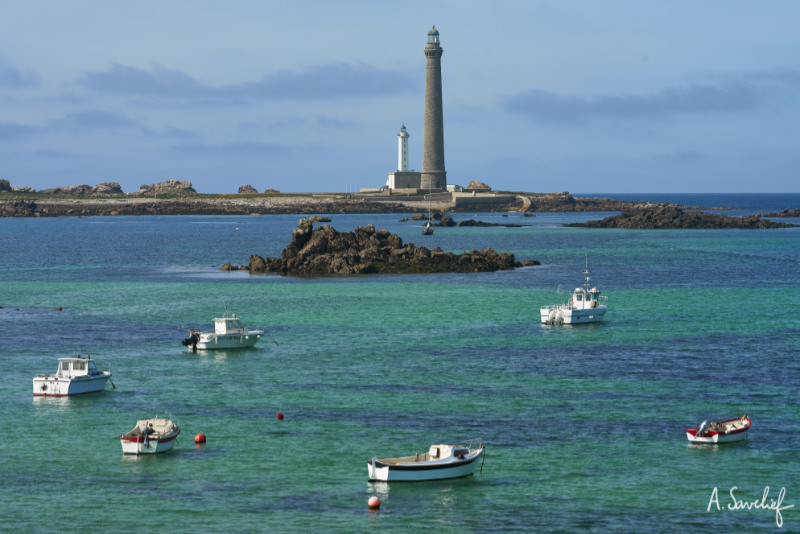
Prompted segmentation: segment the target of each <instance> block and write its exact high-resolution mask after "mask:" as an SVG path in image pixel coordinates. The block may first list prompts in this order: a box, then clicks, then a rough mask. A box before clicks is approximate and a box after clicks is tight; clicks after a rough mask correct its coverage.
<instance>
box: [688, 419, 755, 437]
mask: <svg viewBox="0 0 800 534" xmlns="http://www.w3.org/2000/svg"><path fill="white" fill-rule="evenodd" d="M751 426H753V422H752V421H751V420H750V418H749V417H747V414H744V415H743V416H741V417H737V418H735V419H728V420H726V421H712V422H710V423H709V422H708V421H703V422H702V423H700V426H698V427H697V428H687V429H686V439H688V440H689V441H691V442H692V443H710V444H714V443H731V442H733V441H741V440H743V439H745V438H746V437H747V431H748V430H750V427H751Z"/></svg>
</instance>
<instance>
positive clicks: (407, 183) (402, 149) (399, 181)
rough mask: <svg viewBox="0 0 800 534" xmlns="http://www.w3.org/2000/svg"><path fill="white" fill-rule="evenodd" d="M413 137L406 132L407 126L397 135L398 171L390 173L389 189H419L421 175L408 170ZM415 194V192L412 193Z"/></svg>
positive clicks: (387, 181)
mask: <svg viewBox="0 0 800 534" xmlns="http://www.w3.org/2000/svg"><path fill="white" fill-rule="evenodd" d="M409 137H411V136H410V135H409V134H408V130H406V125H405V124H403V126H401V127H400V133H399V134H397V170H396V171H392V172H390V173H389V179H388V180H386V188H387V189H408V190H412V189H418V188H419V183H420V179H421V178H420V177H421V175H420V173H419V172H418V171H412V170H410V169H409V168H408V138H409ZM411 194H413V191H412V192H411Z"/></svg>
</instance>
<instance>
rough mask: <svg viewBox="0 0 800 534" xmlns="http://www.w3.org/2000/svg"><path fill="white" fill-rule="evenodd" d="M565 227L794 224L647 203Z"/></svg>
mask: <svg viewBox="0 0 800 534" xmlns="http://www.w3.org/2000/svg"><path fill="white" fill-rule="evenodd" d="M565 226H573V227H585V228H628V229H632V230H661V229H722V228H738V229H764V228H792V227H797V225H795V224H788V223H779V222H774V221H770V220H769V219H763V218H761V217H759V216H758V215H750V216H746V217H728V216H726V215H719V214H716V213H704V212H699V211H691V212H685V211H683V210H682V209H680V208H677V207H674V206H651V207H634V208H627V209H625V210H623V211H622V213H621V214H619V215H615V216H613V217H606V218H605V219H602V220H600V221H587V222H585V223H573V224H567V225H565Z"/></svg>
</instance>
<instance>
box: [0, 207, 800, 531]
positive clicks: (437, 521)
mask: <svg viewBox="0 0 800 534" xmlns="http://www.w3.org/2000/svg"><path fill="white" fill-rule="evenodd" d="M577 196H612V197H615V198H621V199H623V200H642V201H657V202H665V201H668V202H676V203H680V204H683V205H694V206H708V207H715V206H724V207H726V208H730V209H731V213H734V214H743V213H760V212H761V213H765V212H771V211H780V210H782V209H784V208H788V209H791V208H797V207H800V195H799V194H785V195H666V194H664V195H645V194H642V195H614V194H613V193H612V194H608V193H603V194H597V195H577ZM407 215H408V214H399V213H398V214H369V215H330V218H331V222H330V223H329V224H331V225H332V226H333V227H334V228H336V229H337V230H339V231H351V230H353V229H354V228H356V227H358V226H364V225H369V224H372V225H374V226H375V227H376V228H385V229H387V230H389V231H391V232H393V233H396V234H398V235H400V236H401V237H402V239H403V241H404V242H406V243H415V244H417V245H420V246H422V245H424V246H426V247H429V248H434V247H441V248H442V249H444V250H447V251H452V252H462V251H467V250H470V249H484V248H487V247H492V248H494V249H495V250H498V251H503V252H512V253H514V254H515V255H516V257H517V258H518V259H520V260H539V261H540V262H541V265H539V266H531V267H523V268H519V269H516V270H512V271H502V272H494V273H472V274H430V275H423V274H419V275H364V276H343V277H322V278H298V277H285V276H279V275H274V274H273V275H250V274H249V273H248V272H246V271H233V272H223V271H220V270H219V267H220V266H221V265H222V264H224V263H227V262H230V263H233V264H239V265H243V264H247V263H248V260H249V257H250V255H251V254H259V255H261V256H279V255H280V252H281V250H282V249H283V247H285V246H286V245H287V244H288V243H289V241H290V239H291V234H292V230H293V229H294V228H295V227H296V226H297V223H298V221H299V219H300V217H301V216H300V215H254V216H139V217H136V216H120V217H83V218H77V217H72V218H70V217H66V218H7V219H2V220H0V258H2V263H3V268H2V270H0V306H2V308H0V321H2V325H3V329H2V333H3V335H2V337H3V343H2V350H0V369H2V373H3V377H2V380H0V405H2V407H3V408H2V411H0V531H3V532H25V533H30V532H110V531H116V532H120V531H135V532H226V533H227V532H232V533H239V532H242V533H249V532H287V533H288V532H343V533H348V532H425V531H435V532H441V533H450V532H452V533H464V532H480V533H484V532H698V531H705V530H709V529H713V530H715V531H719V532H733V531H736V532H774V531H786V532H798V531H800V398H799V397H798V391H800V359H799V358H798V356H799V355H800V305H798V303H800V228H791V229H775V230H654V231H649V230H623V229H587V228H565V227H564V226H563V224H564V223H570V222H583V221H586V220H589V219H601V218H603V217H606V216H608V215H610V214H609V213H600V212H597V213H595V212H591V213H537V214H536V216H535V217H528V218H522V217H520V216H519V215H518V214H507V216H503V215H502V214H499V213H466V214H464V213H459V214H455V218H456V219H460V218H477V219H479V220H483V221H486V222H495V223H501V224H502V223H507V224H515V225H520V226H517V227H462V228H437V229H436V231H435V233H434V235H432V236H422V235H421V224H420V222H418V221H412V222H400V219H401V218H402V217H404V216H407ZM782 220H783V221H784V222H793V223H796V224H800V219H797V218H795V219H782ZM587 262H588V266H589V269H590V270H591V275H590V276H591V284H592V285H593V286H596V287H597V288H598V289H599V290H601V291H602V294H603V295H605V296H607V297H608V313H607V314H606V320H605V321H604V322H603V323H599V324H591V325H581V326H561V327H555V326H545V325H541V324H540V319H539V317H540V316H539V310H540V307H542V306H545V305H549V304H558V303H564V302H566V301H567V299H568V298H569V292H570V291H571V290H572V289H574V288H575V287H578V286H580V285H581V284H582V283H583V276H584V275H583V270H584V268H585V265H586V264H587ZM226 310H227V311H229V312H235V313H236V314H237V316H238V317H240V318H241V319H242V320H243V322H244V323H245V324H246V325H248V326H251V327H260V328H263V329H264V330H265V331H266V333H267V335H265V336H264V337H263V338H262V339H261V341H260V342H259V344H258V345H256V346H255V347H254V348H252V349H247V350H239V351H235V350H229V351H198V352H197V353H191V352H188V351H187V350H186V347H184V346H183V345H182V343H181V341H182V340H183V339H184V338H185V337H186V335H187V334H186V332H187V329H189V328H201V329H205V330H208V329H211V328H212V327H213V319H214V317H219V316H221V315H222V314H223V313H224V312H225V311H226ZM78 354H81V355H83V356H88V355H91V357H92V359H93V360H96V361H97V362H98V363H99V364H100V366H101V367H103V366H104V365H108V366H110V369H111V371H112V373H113V377H112V379H111V381H112V382H113V385H112V384H111V383H109V384H108V385H107V388H106V390H105V391H104V392H102V393H98V394H94V395H86V396H80V397H74V398H60V399H54V398H39V397H37V398H34V397H33V395H32V378H33V377H34V376H35V375H36V374H40V373H53V372H55V371H56V366H57V358H59V357H66V356H75V355H78ZM745 413H746V414H747V415H748V416H749V417H750V418H751V419H752V421H753V426H752V429H751V430H750V432H749V437H748V439H747V440H745V441H743V442H739V443H734V444H727V445H717V446H695V445H691V444H689V442H688V441H687V439H686V436H685V429H687V428H691V427H696V426H698V424H700V423H701V422H702V421H704V420H718V419H720V418H721V419H727V418H733V417H739V416H742V415H744V414H745ZM156 414H158V415H161V416H165V415H166V416H171V417H172V418H173V420H175V421H176V422H177V423H178V424H179V425H180V428H181V430H182V433H181V435H180V437H179V438H178V442H177V444H176V445H175V447H174V449H173V450H172V451H170V452H168V453H165V454H160V455H148V456H140V457H136V456H126V455H123V454H122V449H121V446H120V443H119V436H120V435H121V434H122V433H123V432H126V431H128V430H130V429H131V428H133V426H134V425H135V423H136V421H137V419H140V418H146V417H152V416H154V415H156ZM278 414H282V415H283V418H282V419H280V418H279V417H278ZM200 433H202V434H204V435H205V436H206V439H207V441H206V443H205V444H203V445H198V444H195V442H194V437H195V436H196V435H197V434H200ZM470 439H480V440H482V442H483V443H484V444H485V446H486V455H485V458H484V461H483V462H482V464H481V465H480V466H479V467H478V469H476V472H475V475H474V476H472V477H469V478H465V479H459V480H452V481H440V482H423V483H388V484H387V483H371V482H369V481H368V480H367V462H368V461H369V459H370V458H372V457H375V456H403V455H409V454H414V453H415V452H417V451H420V452H423V451H426V450H427V449H428V447H429V446H430V445H431V444H435V443H457V442H461V441H464V440H470ZM373 496H377V497H378V498H379V499H380V500H381V506H380V508H379V509H378V510H370V509H369V508H368V506H367V501H368V499H369V498H370V497H373Z"/></svg>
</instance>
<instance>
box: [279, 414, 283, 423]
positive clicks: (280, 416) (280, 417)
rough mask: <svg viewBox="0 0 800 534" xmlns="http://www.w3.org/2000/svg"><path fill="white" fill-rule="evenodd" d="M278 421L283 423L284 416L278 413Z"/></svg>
mask: <svg viewBox="0 0 800 534" xmlns="http://www.w3.org/2000/svg"><path fill="white" fill-rule="evenodd" d="M278 421H283V414H282V413H281V412H278Z"/></svg>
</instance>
